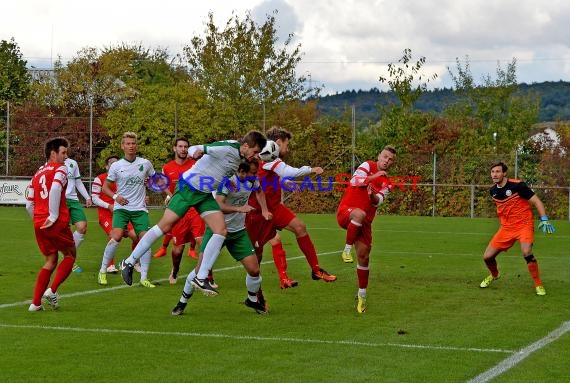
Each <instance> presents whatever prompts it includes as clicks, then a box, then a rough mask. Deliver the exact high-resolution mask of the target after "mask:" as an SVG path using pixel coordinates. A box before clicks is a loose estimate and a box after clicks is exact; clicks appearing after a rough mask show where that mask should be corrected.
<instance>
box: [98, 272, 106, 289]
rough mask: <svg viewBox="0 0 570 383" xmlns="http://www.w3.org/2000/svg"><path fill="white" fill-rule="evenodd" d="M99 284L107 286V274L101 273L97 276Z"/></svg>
mask: <svg viewBox="0 0 570 383" xmlns="http://www.w3.org/2000/svg"><path fill="white" fill-rule="evenodd" d="M97 282H98V283H99V284H100V285H102V286H107V274H105V273H99V275H97Z"/></svg>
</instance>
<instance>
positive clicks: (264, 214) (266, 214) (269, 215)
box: [261, 210, 273, 221]
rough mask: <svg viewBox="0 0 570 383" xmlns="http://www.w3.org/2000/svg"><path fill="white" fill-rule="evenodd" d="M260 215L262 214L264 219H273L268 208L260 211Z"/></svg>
mask: <svg viewBox="0 0 570 383" xmlns="http://www.w3.org/2000/svg"><path fill="white" fill-rule="evenodd" d="M261 215H262V216H263V218H265V220H266V221H271V220H272V219H273V214H271V212H270V211H269V210H267V211H262V212H261Z"/></svg>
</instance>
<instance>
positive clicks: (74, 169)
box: [65, 158, 81, 201]
mask: <svg viewBox="0 0 570 383" xmlns="http://www.w3.org/2000/svg"><path fill="white" fill-rule="evenodd" d="M65 166H67V187H66V188H65V198H66V199H73V200H76V201H79V197H77V189H76V187H75V180H81V174H80V173H79V165H77V161H75V160H72V159H71V158H66V159H65Z"/></svg>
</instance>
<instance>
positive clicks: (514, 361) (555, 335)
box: [467, 322, 570, 383]
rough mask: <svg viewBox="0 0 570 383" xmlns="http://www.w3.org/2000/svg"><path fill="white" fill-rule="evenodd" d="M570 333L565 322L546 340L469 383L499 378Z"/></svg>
mask: <svg viewBox="0 0 570 383" xmlns="http://www.w3.org/2000/svg"><path fill="white" fill-rule="evenodd" d="M568 331H570V322H564V323H562V325H560V327H558V328H557V329H556V330H554V331H552V332H550V333H549V334H548V335H546V336H545V337H544V338H542V339H539V340H538V341H536V342H534V343H533V344H531V345H529V346H527V347H525V348H523V349H522V350H520V351H519V352H517V353H516V354H513V355H511V356H509V357H508V358H507V359H505V360H503V361H502V362H501V363H499V364H497V365H496V366H495V367H493V368H491V369H489V370H487V371H485V372H484V373H482V374H480V375H478V376H476V377H474V378H473V379H471V380H469V381H467V383H485V382H488V381H490V380H492V379H494V378H496V377H497V376H499V375H501V374H503V373H504V372H506V371H507V370H510V369H511V368H513V367H515V366H516V365H517V364H519V363H520V362H521V361H523V360H524V359H526V358H528V357H529V356H530V354H532V353H533V352H535V351H538V350H540V349H542V348H543V347H545V346H546V345H548V344H549V343H552V342H554V341H555V340H558V339H559V338H560V337H562V336H563V335H564V334H566V333H567V332H568Z"/></svg>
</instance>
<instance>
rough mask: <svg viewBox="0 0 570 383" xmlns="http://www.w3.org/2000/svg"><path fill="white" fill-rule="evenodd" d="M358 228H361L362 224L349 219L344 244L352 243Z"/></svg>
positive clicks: (358, 231)
mask: <svg viewBox="0 0 570 383" xmlns="http://www.w3.org/2000/svg"><path fill="white" fill-rule="evenodd" d="M360 229H362V224H361V223H358V222H355V221H353V220H350V223H349V224H348V227H347V228H346V244H347V245H354V242H355V241H356V238H357V237H358V234H360Z"/></svg>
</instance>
